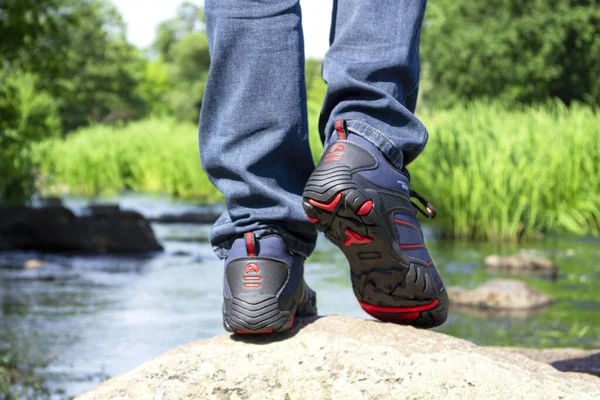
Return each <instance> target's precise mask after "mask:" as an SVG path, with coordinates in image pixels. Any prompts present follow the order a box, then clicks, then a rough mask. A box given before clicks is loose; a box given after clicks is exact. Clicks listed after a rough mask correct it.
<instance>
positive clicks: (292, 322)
mask: <svg viewBox="0 0 600 400" xmlns="http://www.w3.org/2000/svg"><path fill="white" fill-rule="evenodd" d="M294 318H295V317H292V320H291V321H290V325H289V326H288V329H292V325H294Z"/></svg>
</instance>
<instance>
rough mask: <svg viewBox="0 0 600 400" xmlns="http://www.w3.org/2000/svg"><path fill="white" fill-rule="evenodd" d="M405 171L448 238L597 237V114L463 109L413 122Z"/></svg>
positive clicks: (559, 108)
mask: <svg viewBox="0 0 600 400" xmlns="http://www.w3.org/2000/svg"><path fill="white" fill-rule="evenodd" d="M421 118H422V119H423V121H424V123H425V125H426V126H427V128H428V130H429V142H428V145H427V147H426V149H425V151H424V152H423V154H422V155H421V157H419V158H418V159H417V160H416V161H415V163H414V164H413V165H411V166H410V167H409V169H410V171H411V172H412V176H413V187H414V188H415V189H416V190H418V191H422V192H423V193H424V194H427V196H428V197H429V199H430V201H432V202H434V203H435V205H437V208H438V211H439V215H440V217H441V218H440V219H441V221H442V223H443V227H444V231H445V233H446V234H447V235H449V236H452V237H455V238H466V239H491V240H496V239H517V238H520V237H524V238H533V237H535V236H538V235H539V234H540V233H557V234H564V233H570V234H575V235H598V234H600V179H599V177H600V140H599V139H600V114H599V113H598V111H594V110H592V109H590V108H587V107H583V106H578V105H574V106H572V107H571V108H570V109H568V108H566V107H565V106H563V105H560V104H551V105H546V106H540V107H532V108H526V109H521V110H515V109H509V108H507V107H506V106H503V105H500V104H492V105H488V104H470V105H466V106H462V107H456V108H454V109H451V110H446V111H442V112H437V113H436V112H429V113H425V114H424V115H422V116H421Z"/></svg>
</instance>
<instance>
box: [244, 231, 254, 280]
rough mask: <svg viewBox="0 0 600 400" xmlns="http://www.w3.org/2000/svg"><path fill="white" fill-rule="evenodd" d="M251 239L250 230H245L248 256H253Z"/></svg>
mask: <svg viewBox="0 0 600 400" xmlns="http://www.w3.org/2000/svg"><path fill="white" fill-rule="evenodd" d="M252 239H253V238H252V232H246V250H248V256H249V257H254V243H253V240H252ZM246 273H247V272H246Z"/></svg>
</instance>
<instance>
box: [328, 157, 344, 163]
mask: <svg viewBox="0 0 600 400" xmlns="http://www.w3.org/2000/svg"><path fill="white" fill-rule="evenodd" d="M340 160H341V158H340V157H331V158H326V159H325V162H334V161H340Z"/></svg>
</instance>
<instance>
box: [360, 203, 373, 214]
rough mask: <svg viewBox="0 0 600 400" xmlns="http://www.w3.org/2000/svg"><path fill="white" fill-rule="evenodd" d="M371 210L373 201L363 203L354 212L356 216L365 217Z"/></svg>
mask: <svg viewBox="0 0 600 400" xmlns="http://www.w3.org/2000/svg"><path fill="white" fill-rule="evenodd" d="M372 208H373V201H372V200H368V201H365V203H364V204H363V205H362V206H360V208H359V209H358V211H357V212H356V215H367V214H368V213H370V212H371V209H372Z"/></svg>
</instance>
